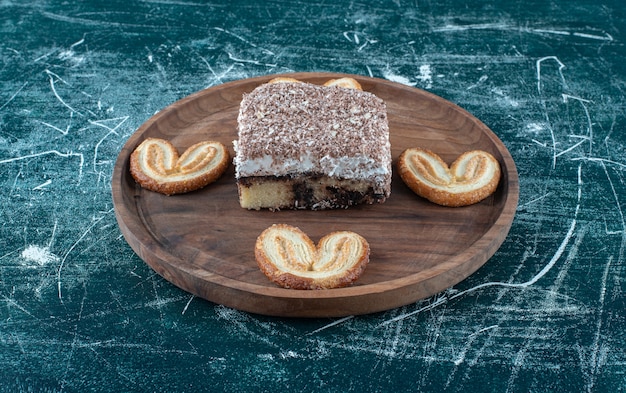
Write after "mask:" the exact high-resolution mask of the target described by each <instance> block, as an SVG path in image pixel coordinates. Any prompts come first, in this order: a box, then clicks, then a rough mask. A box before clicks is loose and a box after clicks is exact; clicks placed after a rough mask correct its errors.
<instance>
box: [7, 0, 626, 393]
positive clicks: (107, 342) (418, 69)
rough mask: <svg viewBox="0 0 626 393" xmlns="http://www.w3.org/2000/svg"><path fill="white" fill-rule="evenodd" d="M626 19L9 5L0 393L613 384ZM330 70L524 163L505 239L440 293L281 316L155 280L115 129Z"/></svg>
mask: <svg viewBox="0 0 626 393" xmlns="http://www.w3.org/2000/svg"><path fill="white" fill-rule="evenodd" d="M625 11H626V6H625V5H624V2H623V1H622V0H610V1H609V0H605V1H579V0H576V1H498V2H488V1H484V0H479V1H472V2H462V1H457V0H446V1H401V0H396V1H388V2H376V1H370V0H363V1H357V2H347V1H319V2H304V1H302V2H301V1H284V2H278V1H264V2H257V1H256V0H255V1H233V2H230V3H228V4H222V3H221V2H212V3H206V2H203V1H199V0H198V1H191V0H144V1H135V0H126V1H119V0H111V1H102V2H100V1H95V0H90V1H81V2H60V1H53V0H38V1H37V0H35V1H17V0H4V1H0V38H1V39H0V82H1V89H0V200H1V202H2V204H1V205H0V379H1V380H2V383H1V384H0V391H7V392H15V391H27V392H61V391H64V392H73V391H87V390H89V391H103V392H104V391H117V392H119V391H141V392H144V391H151V392H173V391H197V390H210V389H216V390H222V389H223V390H228V391H233V392H249V391H276V390H277V389H279V390H288V391H318V390H320V391H331V392H334V391H336V392H362V391H389V390H391V389H394V390H396V391H402V390H412V391H418V390H419V391H427V392H428V391H430V392H468V391H480V392H567V391H585V392H617V391H623V390H625V389H626V376H625V375H624V370H625V369H626V333H625V328H626V311H625V310H626V296H625V291H626V282H625V280H626V267H625V255H624V252H625V250H624V249H625V245H626V219H625V217H624V210H625V208H626V206H625V203H626V190H625V188H626V180H625V174H626V171H625V170H626V159H625V158H624V157H625V154H624V153H625V144H626V132H625V131H626V130H625V128H626V105H625V90H626V65H625V63H626V49H625V47H624V45H625V39H626V35H625V34H626V31H625V30H626V15H625ZM291 71H333V72H345V73H354V74H361V75H367V76H374V77H378V78H385V79H389V80H393V81H397V82H401V83H405V84H408V85H411V86H415V87H417V88H422V89H425V90H428V91H431V92H433V93H435V94H437V95H440V96H442V97H444V98H446V99H448V100H450V101H452V102H454V103H456V104H458V105H460V106H462V107H463V108H465V109H467V110H469V111H470V112H471V113H473V114H474V115H475V116H476V117H478V118H479V119H481V120H482V121H483V122H485V123H486V124H487V125H488V126H489V127H490V128H491V129H492V130H493V131H494V132H495V133H496V134H497V135H498V136H499V137H500V139H502V141H503V142H504V143H505V145H506V146H507V148H508V149H509V150H510V152H511V154H512V155H513V158H514V159H515V161H516V163H517V165H518V171H519V176H520V186H521V193H520V202H519V207H518V210H517V214H516V218H515V221H514V223H513V226H512V229H511V232H510V234H509V236H508V238H507V240H506V241H505V242H504V244H503V245H502V247H501V249H500V250H499V251H498V252H497V253H496V254H495V256H494V257H493V258H492V259H491V260H490V261H489V262H488V263H487V264H486V265H485V266H484V267H483V268H482V269H481V270H479V271H478V272H477V273H476V274H475V275H473V276H471V277H470V278H468V279H467V280H465V281H464V282H462V283H460V284H458V285H456V286H455V287H454V288H450V289H448V290H447V291H445V292H444V293H441V294H439V295H436V296H433V297H432V298H429V299H425V300H423V301H420V302H417V303H415V304H412V305H409V306H406V307H402V308H398V309H393V310H389V311H387V312H382V313H378V314H374V315H369V316H359V317H351V318H350V317H349V318H342V319H314V320H290V319H281V318H270V317H262V316H257V315H251V314H247V313H243V312H239V311H236V310H232V309H228V308H225V307H223V306H220V305H216V304H212V303H210V302H207V301H204V300H202V299H198V298H194V297H193V296H192V295H190V294H188V293H186V292H184V291H181V290H179V289H178V288H176V287H174V286H172V285H171V284H169V283H168V282H167V281H165V280H163V279H162V278H161V277H159V276H158V275H156V274H155V273H154V272H153V271H152V270H151V269H150V268H149V267H147V266H146V265H145V264H144V263H143V262H142V261H141V260H140V259H139V258H138V257H137V256H136V255H135V254H134V253H133V252H132V250H131V249H130V247H129V246H128V245H127V244H126V242H125V241H124V239H123V237H122V236H121V233H120V231H119V229H118V227H117V224H116V221H115V217H114V211H113V205H112V201H111V195H110V192H111V190H110V180H111V173H112V169H113V165H114V162H115V159H116V157H117V154H118V152H119V150H120V148H121V146H122V145H123V143H124V142H125V141H126V139H127V138H128V137H129V136H130V135H131V134H132V133H133V132H134V131H135V130H136V129H137V127H139V125H141V124H142V123H143V122H144V121H146V120H147V119H148V118H149V117H150V116H151V115H152V114H154V113H155V112H157V111H159V110H160V109H162V108H164V107H166V106H167V105H169V104H171V103H172V102H174V101H176V100H178V99H180V98H182V97H184V96H186V95H188V94H190V93H192V92H195V91H198V90H200V89H203V88H205V87H209V86H214V85H217V84H220V83H223V82H226V81H231V80H236V79H241V78H247V77H252V76H257V75H263V74H270V73H279V72H291Z"/></svg>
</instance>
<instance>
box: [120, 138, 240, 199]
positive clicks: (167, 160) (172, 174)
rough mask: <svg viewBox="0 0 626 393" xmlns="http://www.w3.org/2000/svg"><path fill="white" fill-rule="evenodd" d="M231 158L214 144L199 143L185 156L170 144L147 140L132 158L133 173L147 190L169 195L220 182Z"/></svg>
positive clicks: (187, 151)
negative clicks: (219, 179)
mask: <svg viewBox="0 0 626 393" xmlns="http://www.w3.org/2000/svg"><path fill="white" fill-rule="evenodd" d="M229 161H230V155H229V153H228V150H227V149H226V147H225V146H224V145H223V144H221V143H219V142H213V141H204V142H199V143H196V144H195V145H193V146H191V147H189V148H188V149H187V150H186V151H185V152H184V153H183V155H181V156H180V157H179V156H178V151H177V150H176V148H175V147H174V145H172V144H171V143H170V142H169V141H167V140H164V139H158V138H148V139H146V140H144V141H143V142H142V143H141V144H140V145H139V146H137V148H136V149H135V150H134V151H133V153H132V154H131V156H130V173H131V175H132V176H133V178H134V179H135V181H136V182H137V183H139V184H140V185H141V186H142V187H143V188H146V189H148V190H151V191H156V192H160V193H161V194H165V195H173V194H182V193H185V192H190V191H194V190H197V189H199V188H202V187H204V186H206V185H207V184H209V183H212V182H214V181H215V180H217V179H218V178H219V177H220V176H221V175H222V174H223V173H224V171H225V170H226V168H227V167H228V164H229Z"/></svg>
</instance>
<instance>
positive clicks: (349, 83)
mask: <svg viewBox="0 0 626 393" xmlns="http://www.w3.org/2000/svg"><path fill="white" fill-rule="evenodd" d="M284 82H289V83H301V82H302V81H300V80H298V79H295V78H290V77H285V76H277V77H276V78H274V79H272V80H270V81H269V82H267V83H284ZM324 86H340V87H344V88H346V89H356V90H363V88H362V87H361V84H360V83H359V82H357V81H356V79H354V78H349V77H344V78H339V79H330V80H328V81H326V82H325V83H324Z"/></svg>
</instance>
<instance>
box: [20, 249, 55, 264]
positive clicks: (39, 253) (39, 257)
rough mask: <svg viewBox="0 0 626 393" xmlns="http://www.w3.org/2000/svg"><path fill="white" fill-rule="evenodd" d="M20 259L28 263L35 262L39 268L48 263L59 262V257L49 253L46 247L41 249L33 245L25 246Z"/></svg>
mask: <svg viewBox="0 0 626 393" xmlns="http://www.w3.org/2000/svg"><path fill="white" fill-rule="evenodd" d="M22 258H24V259H25V260H26V261H28V262H35V263H37V264H38V265H39V266H44V265H47V264H48V263H50V262H56V261H58V260H59V257H58V256H57V255H55V254H53V253H51V252H50V249H49V248H48V247H41V246H37V245H34V244H31V245H29V246H27V247H26V248H25V249H24V251H22Z"/></svg>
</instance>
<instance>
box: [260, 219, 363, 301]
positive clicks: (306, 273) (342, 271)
mask: <svg viewBox="0 0 626 393" xmlns="http://www.w3.org/2000/svg"><path fill="white" fill-rule="evenodd" d="M254 254H255V257H256V261H257V264H258V265H259V268H260V269H261V271H262V272H263V273H264V274H265V275H266V276H267V277H268V278H269V279H270V280H271V281H273V282H274V283H276V284H278V285H280V286H282V287H284V288H291V289H330V288H340V287H345V286H348V285H350V284H352V283H353V282H354V281H355V280H356V279H358V278H359V277H360V276H361V274H362V273H363V271H364V270H365V267H366V266H367V263H368V262H369V254H370V247H369V244H368V243H367V241H366V240H365V239H364V238H363V237H362V236H360V235H358V234H357V233H354V232H350V231H337V232H332V233H329V234H328V235H326V236H324V237H323V238H322V239H320V241H319V243H318V245H317V247H316V246H315V244H314V243H313V241H311V239H310V238H309V237H308V236H307V235H306V234H305V233H304V232H302V231H301V230H300V229H299V228H297V227H294V226H291V225H287V224H274V225H272V226H271V227H269V228H267V229H266V230H264V231H263V233H261V235H260V236H259V237H258V238H257V241H256V246H255V249H254Z"/></svg>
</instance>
